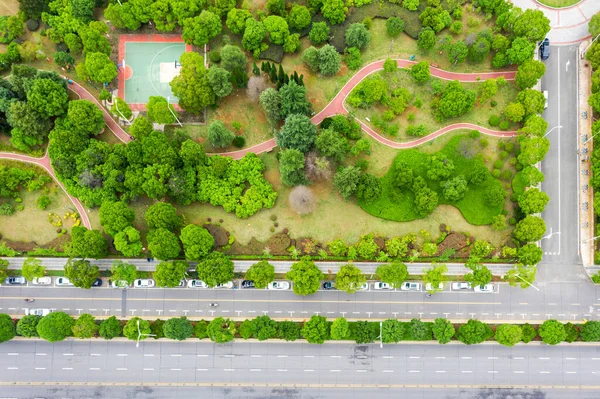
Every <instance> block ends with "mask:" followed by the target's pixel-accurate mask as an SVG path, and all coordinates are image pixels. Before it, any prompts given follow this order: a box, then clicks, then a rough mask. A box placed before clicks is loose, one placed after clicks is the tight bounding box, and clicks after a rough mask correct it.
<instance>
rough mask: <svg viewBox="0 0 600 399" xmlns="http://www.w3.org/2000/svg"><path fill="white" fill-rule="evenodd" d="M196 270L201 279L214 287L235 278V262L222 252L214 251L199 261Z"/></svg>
mask: <svg viewBox="0 0 600 399" xmlns="http://www.w3.org/2000/svg"><path fill="white" fill-rule="evenodd" d="M196 272H197V273H198V278H199V279H200V280H202V281H204V282H205V283H206V284H207V285H208V286H209V287H214V286H216V285H219V284H224V283H227V282H229V281H231V280H232V279H233V262H232V261H231V260H230V259H229V258H228V257H227V256H226V255H224V254H223V253H222V252H212V253H210V254H209V255H208V256H206V257H205V258H204V259H203V260H202V261H200V262H198V265H197V266H196Z"/></svg>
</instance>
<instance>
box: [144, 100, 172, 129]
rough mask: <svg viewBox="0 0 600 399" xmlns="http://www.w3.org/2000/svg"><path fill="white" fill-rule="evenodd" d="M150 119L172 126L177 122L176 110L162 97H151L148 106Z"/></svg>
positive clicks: (147, 110)
mask: <svg viewBox="0 0 600 399" xmlns="http://www.w3.org/2000/svg"><path fill="white" fill-rule="evenodd" d="M146 112H147V116H148V119H149V120H151V121H152V122H156V123H160V124H171V123H174V122H175V121H176V118H175V109H174V108H173V105H171V104H169V103H168V102H167V99H166V98H164V97H161V96H150V99H149V101H148V103H147V104H146Z"/></svg>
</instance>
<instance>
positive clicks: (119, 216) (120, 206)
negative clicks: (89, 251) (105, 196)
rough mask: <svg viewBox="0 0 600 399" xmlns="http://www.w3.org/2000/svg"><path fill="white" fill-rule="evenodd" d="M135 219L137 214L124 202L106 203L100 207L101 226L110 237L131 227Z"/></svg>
mask: <svg viewBox="0 0 600 399" xmlns="http://www.w3.org/2000/svg"><path fill="white" fill-rule="evenodd" d="M134 219H135V212H134V211H133V210H132V209H130V208H129V207H128V206H127V204H126V203H125V202H123V201H105V202H103V203H102V206H100V224H101V225H102V227H104V231H105V232H106V234H108V235H110V236H113V237H114V236H115V234H117V233H118V232H120V231H123V230H124V229H125V228H126V227H129V226H131V225H132V223H133V220H134Z"/></svg>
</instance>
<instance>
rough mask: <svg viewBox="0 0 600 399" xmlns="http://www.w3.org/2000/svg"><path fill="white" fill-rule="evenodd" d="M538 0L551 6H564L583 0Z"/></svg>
mask: <svg viewBox="0 0 600 399" xmlns="http://www.w3.org/2000/svg"><path fill="white" fill-rule="evenodd" d="M537 1H538V2H540V3H542V4H545V5H547V6H550V7H556V8H563V7H570V6H573V5H575V4H577V3H579V2H580V1H581V0H537Z"/></svg>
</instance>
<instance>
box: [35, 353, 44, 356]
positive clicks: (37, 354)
mask: <svg viewBox="0 0 600 399" xmlns="http://www.w3.org/2000/svg"><path fill="white" fill-rule="evenodd" d="M35 355H36V356H46V354H45V353H36V354H35Z"/></svg>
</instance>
